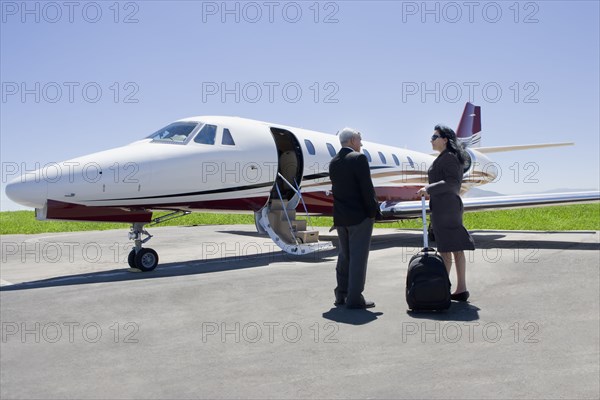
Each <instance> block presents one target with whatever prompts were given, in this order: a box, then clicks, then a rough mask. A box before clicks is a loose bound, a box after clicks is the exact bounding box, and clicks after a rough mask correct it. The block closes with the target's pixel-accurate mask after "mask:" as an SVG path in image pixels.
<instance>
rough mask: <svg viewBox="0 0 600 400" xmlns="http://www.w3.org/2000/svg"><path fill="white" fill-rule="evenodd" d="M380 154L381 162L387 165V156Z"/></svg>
mask: <svg viewBox="0 0 600 400" xmlns="http://www.w3.org/2000/svg"><path fill="white" fill-rule="evenodd" d="M378 153H379V158H381V162H382V163H384V164H387V161H386V159H385V156H384V155H383V153H382V152H380V151H379V152H378Z"/></svg>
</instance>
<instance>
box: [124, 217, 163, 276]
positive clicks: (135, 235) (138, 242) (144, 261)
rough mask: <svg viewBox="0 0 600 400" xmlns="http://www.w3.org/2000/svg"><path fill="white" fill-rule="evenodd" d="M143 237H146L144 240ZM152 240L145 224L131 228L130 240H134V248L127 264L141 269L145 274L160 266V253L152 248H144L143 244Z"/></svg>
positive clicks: (138, 224)
mask: <svg viewBox="0 0 600 400" xmlns="http://www.w3.org/2000/svg"><path fill="white" fill-rule="evenodd" d="M142 235H145V236H146V237H145V238H143V239H142ZM151 238H152V235H151V234H149V233H148V231H147V230H145V229H144V224H142V223H139V222H136V223H134V224H133V225H132V226H131V232H129V239H131V240H133V243H134V247H133V249H131V251H130V252H129V256H127V263H128V264H129V266H130V267H131V268H136V269H139V270H140V271H143V272H148V271H152V270H154V268H156V266H157V265H158V253H156V251H154V250H153V249H150V248H144V247H142V244H144V243H146V242H147V241H148V240H150V239H151Z"/></svg>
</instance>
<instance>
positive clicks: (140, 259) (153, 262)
mask: <svg viewBox="0 0 600 400" xmlns="http://www.w3.org/2000/svg"><path fill="white" fill-rule="evenodd" d="M134 263H135V267H134V268H137V269H139V270H142V271H144V272H148V271H152V270H153V269H154V268H156V266H157V265H158V254H157V253H156V251H154V250H152V249H148V248H143V249H140V251H138V252H137V254H136V255H135V261H134Z"/></svg>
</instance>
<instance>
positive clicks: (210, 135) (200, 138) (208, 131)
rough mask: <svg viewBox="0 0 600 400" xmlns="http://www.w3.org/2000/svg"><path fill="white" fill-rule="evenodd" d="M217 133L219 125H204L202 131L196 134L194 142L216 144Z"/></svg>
mask: <svg viewBox="0 0 600 400" xmlns="http://www.w3.org/2000/svg"><path fill="white" fill-rule="evenodd" d="M216 135H217V127H216V126H215V125H208V124H206V125H204V126H203V127H202V129H201V130H200V132H198V134H197V135H196V138H195V139H194V142H196V143H201V144H215V136H216Z"/></svg>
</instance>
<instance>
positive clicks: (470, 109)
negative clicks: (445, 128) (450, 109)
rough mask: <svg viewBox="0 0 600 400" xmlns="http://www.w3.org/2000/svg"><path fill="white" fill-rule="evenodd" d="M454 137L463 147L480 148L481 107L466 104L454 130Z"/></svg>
mask: <svg viewBox="0 0 600 400" xmlns="http://www.w3.org/2000/svg"><path fill="white" fill-rule="evenodd" d="M456 137H457V138H458V140H459V141H460V143H461V144H462V145H463V147H465V148H467V147H473V148H477V147H479V146H481V107H479V106H476V105H474V104H472V103H469V102H467V104H465V110H464V111H463V115H462V117H461V119H460V122H459V123H458V128H456Z"/></svg>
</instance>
